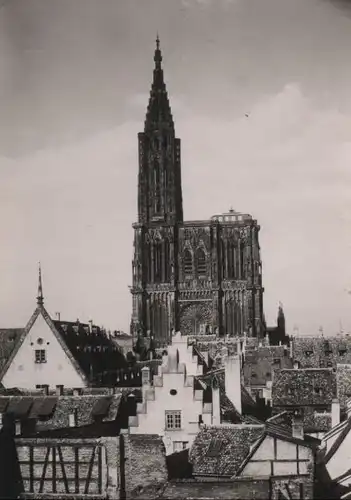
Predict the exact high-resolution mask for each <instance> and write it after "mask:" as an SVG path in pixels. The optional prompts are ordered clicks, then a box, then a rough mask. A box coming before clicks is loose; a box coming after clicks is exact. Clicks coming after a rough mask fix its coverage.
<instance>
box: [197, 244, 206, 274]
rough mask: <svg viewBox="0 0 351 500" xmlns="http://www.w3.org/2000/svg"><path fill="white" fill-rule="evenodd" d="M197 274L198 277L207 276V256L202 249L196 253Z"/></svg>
mask: <svg viewBox="0 0 351 500" xmlns="http://www.w3.org/2000/svg"><path fill="white" fill-rule="evenodd" d="M196 272H197V275H198V276H203V275H205V274H207V263H206V254H205V252H204V251H203V249H202V248H198V249H197V251H196Z"/></svg>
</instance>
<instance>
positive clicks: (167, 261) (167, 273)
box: [163, 238, 171, 281]
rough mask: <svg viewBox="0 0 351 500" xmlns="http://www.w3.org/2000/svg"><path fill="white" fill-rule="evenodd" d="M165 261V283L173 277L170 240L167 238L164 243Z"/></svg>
mask: <svg viewBox="0 0 351 500" xmlns="http://www.w3.org/2000/svg"><path fill="white" fill-rule="evenodd" d="M163 255H164V260H163V269H164V271H163V276H164V281H169V280H170V277H171V273H170V265H171V263H170V243H169V240H168V239H167V238H166V239H165V241H164V254H163Z"/></svg>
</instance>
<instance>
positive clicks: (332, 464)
mask: <svg viewBox="0 0 351 500" xmlns="http://www.w3.org/2000/svg"><path fill="white" fill-rule="evenodd" d="M341 432H342V431H341ZM349 469H351V432H349V433H348V434H347V435H346V437H345V439H344V441H343V442H342V443H341V445H340V446H339V448H338V449H337V450H336V452H335V454H334V455H333V456H332V457H331V459H330V460H329V462H328V463H327V470H328V473H329V475H330V477H331V479H335V478H337V477H339V476H341V474H344V473H345V472H346V471H348V470H349Z"/></svg>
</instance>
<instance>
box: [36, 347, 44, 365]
mask: <svg viewBox="0 0 351 500" xmlns="http://www.w3.org/2000/svg"><path fill="white" fill-rule="evenodd" d="M35 362H36V363H46V350H45V349H36V350H35Z"/></svg>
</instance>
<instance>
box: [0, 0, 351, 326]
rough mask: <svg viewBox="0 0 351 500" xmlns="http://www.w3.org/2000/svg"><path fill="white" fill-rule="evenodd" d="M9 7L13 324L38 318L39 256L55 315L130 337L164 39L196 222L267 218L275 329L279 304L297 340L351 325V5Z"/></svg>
mask: <svg viewBox="0 0 351 500" xmlns="http://www.w3.org/2000/svg"><path fill="white" fill-rule="evenodd" d="M0 5H1V7H0V110H1V111H0V235H1V241H0V245H1V253H0V257H1V258H0V283H1V286H0V322H1V327H18V326H24V325H25V324H26V322H27V321H28V319H29V317H30V315H31V313H32V312H33V309H34V307H35V297H36V292H37V272H38V271H37V268H38V261H40V262H41V265H42V274H43V288H44V295H45V304H46V307H47V309H48V311H49V312H50V313H51V314H55V312H60V313H61V318H63V319H65V320H75V319H77V318H79V319H80V320H81V321H84V322H86V321H88V320H89V319H93V320H94V322H95V323H96V324H98V325H103V326H105V327H106V328H109V329H113V330H114V329H123V330H125V331H127V330H129V323H130V314H131V297H130V292H129V289H128V286H129V285H131V281H132V268H131V261H132V244H133V231H132V223H133V222H135V221H136V217H137V199H136V196H137V173H138V157H137V146H138V143H137V133H138V132H139V131H142V129H143V121H144V118H145V111H146V106H147V101H148V93H149V89H150V85H151V80H152V69H153V51H154V47H155V37H156V32H157V31H158V32H159V36H160V39H161V49H162V53H163V67H164V72H165V80H166V83H167V89H168V92H169V97H170V102H171V106H172V111H173V116H174V119H175V126H176V134H177V136H178V137H180V138H181V140H182V180H183V199H184V215H185V218H186V219H188V220H189V219H190V220H192V219H207V218H209V217H210V216H212V215H213V214H216V213H221V212H226V211H228V209H229V208H230V207H231V206H232V207H233V208H234V209H236V210H237V211H241V212H248V213H251V214H252V215H253V217H254V218H256V219H257V220H258V222H259V224H260V226H261V232H260V243H261V253H262V260H263V284H264V287H265V293H264V309H265V314H266V319H267V321H268V323H269V324H274V322H275V320H276V315H277V308H278V303H279V301H281V302H282V304H283V307H284V311H285V315H286V323H287V328H288V333H291V334H292V333H293V331H294V328H298V331H299V333H300V334H302V335H304V334H308V335H313V334H318V333H319V328H320V327H321V326H322V327H323V331H324V334H326V335H327V334H335V333H336V332H338V331H339V329H340V327H342V328H343V329H344V330H345V331H350V332H351V266H350V260H349V259H350V256H351V252H350V250H351V231H350V227H351V169H350V160H351V91H350V89H351V65H350V63H349V59H350V56H349V53H350V46H351V2H350V3H349V2H347V1H342V0H340V1H330V0H308V1H306V0H177V1H174V0H147V1H146V0H1V2H0ZM246 115H248V116H246ZM296 331H297V330H295V332H296Z"/></svg>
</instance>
